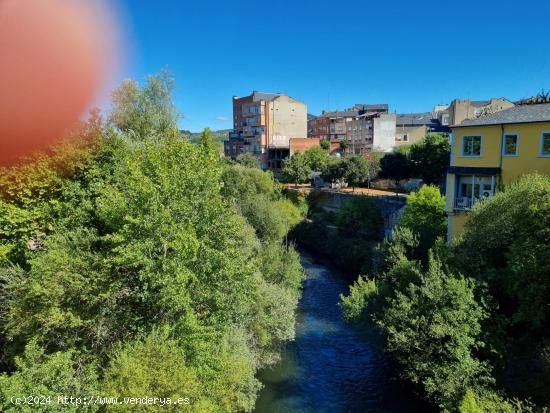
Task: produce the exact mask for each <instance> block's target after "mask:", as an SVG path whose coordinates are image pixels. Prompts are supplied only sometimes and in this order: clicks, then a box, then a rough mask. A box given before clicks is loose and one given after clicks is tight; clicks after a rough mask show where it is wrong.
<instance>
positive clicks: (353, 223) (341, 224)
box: [336, 196, 384, 240]
mask: <svg viewBox="0 0 550 413" xmlns="http://www.w3.org/2000/svg"><path fill="white" fill-rule="evenodd" d="M336 223H337V225H338V230H339V231H340V232H342V233H344V234H349V235H356V236H359V237H364V238H367V239H372V240H376V239H380V238H381V236H382V232H383V228H384V222H383V220H382V215H381V213H380V208H379V206H378V204H377V203H376V201H375V200H374V199H372V198H370V197H368V196H355V197H353V198H351V199H349V200H347V201H345V202H344V203H343V204H342V208H341V209H340V211H339V212H338V217H337V219H336Z"/></svg>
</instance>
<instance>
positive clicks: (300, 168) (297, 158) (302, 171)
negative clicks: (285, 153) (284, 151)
mask: <svg viewBox="0 0 550 413" xmlns="http://www.w3.org/2000/svg"><path fill="white" fill-rule="evenodd" d="M282 172H283V177H284V179H285V180H286V181H287V182H292V183H294V184H295V185H298V184H301V183H304V182H308V181H309V176H310V174H311V168H310V167H309V165H308V163H307V161H306V158H305V156H304V155H302V154H301V153H295V154H294V155H293V156H292V158H290V159H286V160H285V161H284V165H283V171H282Z"/></svg>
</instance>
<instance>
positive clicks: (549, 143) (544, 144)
mask: <svg viewBox="0 0 550 413" xmlns="http://www.w3.org/2000/svg"><path fill="white" fill-rule="evenodd" d="M540 140H541V142H540V154H541V155H542V156H550V132H545V133H543V134H542V137H541V139H540Z"/></svg>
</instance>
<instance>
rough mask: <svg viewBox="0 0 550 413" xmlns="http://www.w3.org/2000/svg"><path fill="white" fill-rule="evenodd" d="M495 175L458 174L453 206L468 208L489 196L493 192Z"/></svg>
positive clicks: (460, 208) (457, 208)
mask: <svg viewBox="0 0 550 413" xmlns="http://www.w3.org/2000/svg"><path fill="white" fill-rule="evenodd" d="M495 178H496V177H495V176H480V175H459V176H457V177H456V183H457V185H456V196H455V199H454V202H453V208H454V209H456V210H463V211H464V210H468V209H471V208H473V207H474V205H476V204H478V203H481V202H484V201H486V200H487V199H489V198H491V197H492V196H493V195H494V193H495V181H496V179H495Z"/></svg>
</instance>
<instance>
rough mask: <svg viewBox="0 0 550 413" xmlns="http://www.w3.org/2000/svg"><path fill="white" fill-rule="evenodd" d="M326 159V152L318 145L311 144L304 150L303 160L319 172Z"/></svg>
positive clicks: (327, 158)
mask: <svg viewBox="0 0 550 413" xmlns="http://www.w3.org/2000/svg"><path fill="white" fill-rule="evenodd" d="M328 160H329V157H328V153H327V152H326V151H325V150H323V149H322V148H321V147H320V146H312V147H311V148H309V149H308V150H306V151H305V152H304V161H305V162H306V164H307V165H308V166H309V168H310V169H311V170H312V171H316V172H321V171H322V170H323V169H324V168H325V166H326V164H327V162H328Z"/></svg>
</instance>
